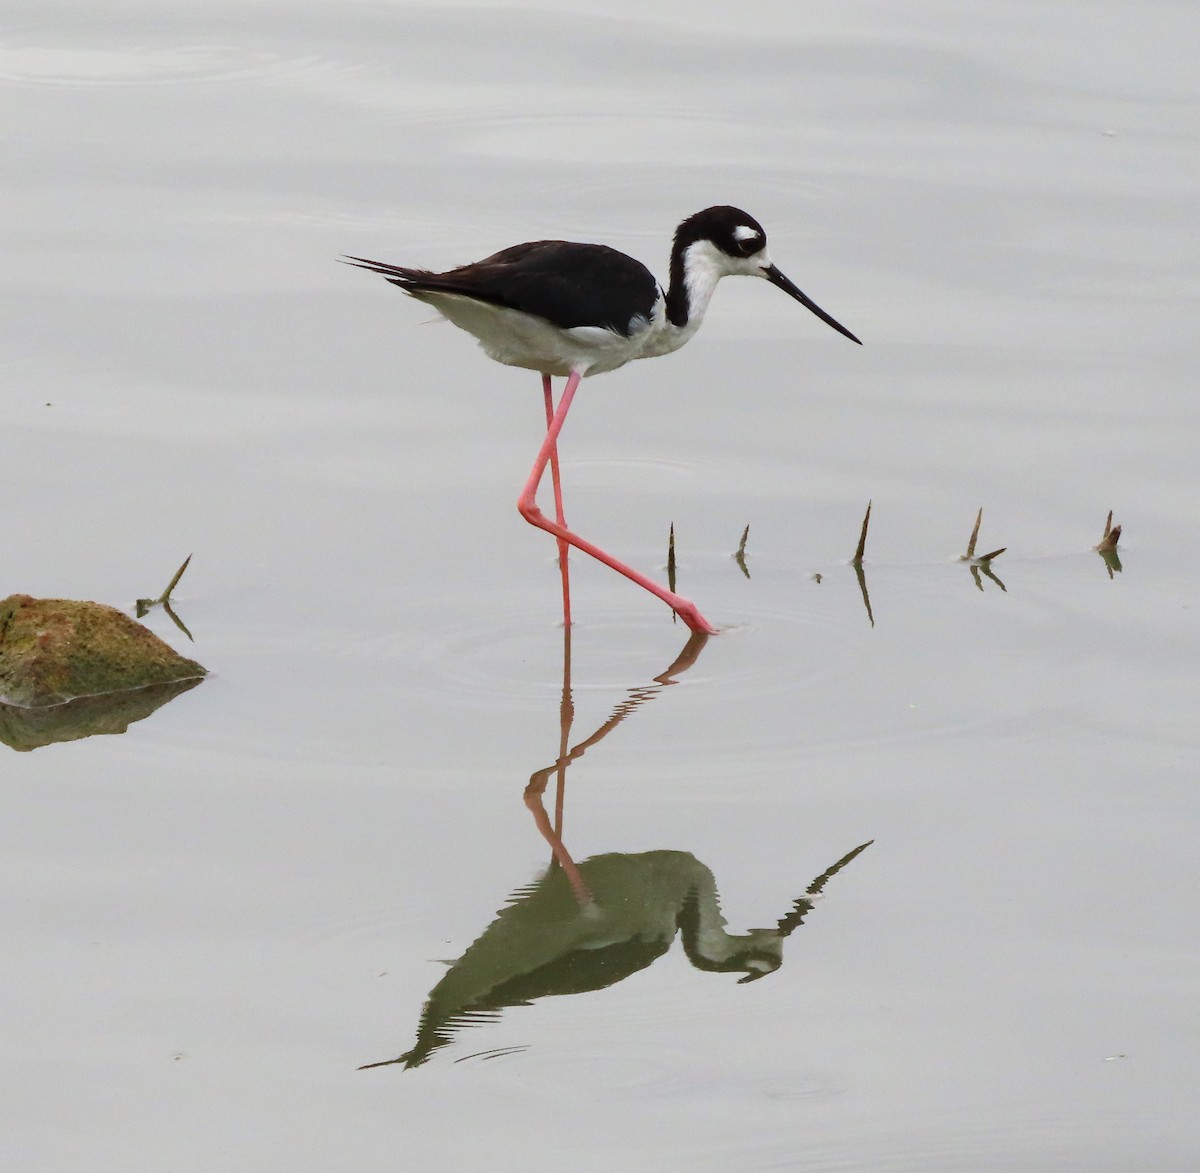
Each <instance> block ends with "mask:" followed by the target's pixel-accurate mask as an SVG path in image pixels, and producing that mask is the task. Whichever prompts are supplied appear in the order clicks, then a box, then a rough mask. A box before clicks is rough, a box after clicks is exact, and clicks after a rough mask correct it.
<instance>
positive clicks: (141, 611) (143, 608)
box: [136, 554, 196, 643]
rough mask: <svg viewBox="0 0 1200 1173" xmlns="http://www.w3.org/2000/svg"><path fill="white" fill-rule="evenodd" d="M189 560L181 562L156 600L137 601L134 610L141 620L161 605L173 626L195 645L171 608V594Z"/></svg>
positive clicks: (181, 621) (189, 633)
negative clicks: (135, 609) (153, 608)
mask: <svg viewBox="0 0 1200 1173" xmlns="http://www.w3.org/2000/svg"><path fill="white" fill-rule="evenodd" d="M191 560H192V556H191V554H189V555H188V556H187V557H186V558H185V559H184V560H183V564H182V565H181V566H180V567H179V569H178V570H177V571H175V574H174V577H173V578H172V579H171V581H170V582H169V583H167V589H166V590H165V591H163V593H162V594H161V595H159V597H158V598H157V599H138V600H137V604H136V608H137V617H138V618H139V619H141V618H142V617H143V616H145V615H146V614H147V612H149V611H150V609H151V608H152V607H157V606H159V605H160V604H161V606H162V609H163V610H164V611H165V612H166V613H167V614H168V615H169V616H170V617H171V621H172V622H173V623H174V624H175V626H176V627H178V628H179V630H180V631H182V632H183V634H184V635H186V636H187V637H188V639H190V640H192V642H193V643H195V642H196V641H195V640H194V639H192V633H191V632H190V631H188V629H187V628H186V627H185V626H184V624H183V620H182V619H180V618H179V616H178V615H176V614H175V612H174V610H173V609H172V607H171V592H172V591H173V590H174V589H175V588H176V587H177V586H178V585H179V580H180V579H181V578H182V577H183V572H184V571H185V570H186V569H187V568H188V563H189V562H191Z"/></svg>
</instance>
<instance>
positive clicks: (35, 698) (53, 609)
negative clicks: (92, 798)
mask: <svg viewBox="0 0 1200 1173" xmlns="http://www.w3.org/2000/svg"><path fill="white" fill-rule="evenodd" d="M205 675H207V670H206V669H205V668H204V667H202V666H201V665H200V664H197V663H196V661H195V660H189V659H187V658H186V657H185V656H181V655H180V654H179V653H178V652H176V651H175V650H174V648H172V647H170V646H169V645H168V644H165V643H164V642H163V641H162V640H161V639H159V638H158V636H156V635H155V634H154V632H152V631H151V630H150V629H149V628H147V627H143V626H142V625H141V624H140V623H138V622H137V621H136V620H133V619H130V618H129V616H128V615H126V614H125V613H124V612H122V611H118V610H117V609H116V608H115V607H106V606H104V604H103V603H88V602H80V601H77V600H75V599H34V598H31V597H30V596H29V595H9V597H8V598H7V599H2V600H0V703H4V704H7V705H15V706H19V707H21V708H42V707H44V706H47V705H61V704H65V703H66V702H67V701H72V700H75V699H76V698H77V697H91V696H104V695H107V694H109V693H117V692H125V691H128V690H129V689H135V688H145V687H146V686H147V685H151V684H173V683H175V682H177V681H181V680H199V679H200V678H201V677H203V676H205Z"/></svg>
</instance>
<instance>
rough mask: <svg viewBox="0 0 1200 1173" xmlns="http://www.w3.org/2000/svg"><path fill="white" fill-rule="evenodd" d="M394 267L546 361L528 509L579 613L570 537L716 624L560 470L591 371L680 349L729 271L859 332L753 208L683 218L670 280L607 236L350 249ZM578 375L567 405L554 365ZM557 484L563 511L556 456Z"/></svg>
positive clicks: (501, 342) (485, 340) (487, 344)
mask: <svg viewBox="0 0 1200 1173" xmlns="http://www.w3.org/2000/svg"><path fill="white" fill-rule="evenodd" d="M345 259H346V261H347V262H348V263H350V264H353V265H358V266H359V267H361V268H364V269H369V270H371V271H372V272H374V273H379V274H381V275H382V276H384V277H386V278H387V279H388V280H389V281H390V282H391V283H392V284H393V285H398V286H399V287H400V288H401V289H403V290H404V291H405V292H406V293H409V294H411V295H412V296H413V297H415V298H417V299H418V300H419V301H424V302H428V303H429V304H430V305H431V306H433V307H434V309H436V310H437V311H438V312H439V313H440V314H441V315H442V316H443V317H445V318H448V319H449V320H450V321H451V322H453V323H454V324H455V325H456V326H459V327H461V328H462V329H463V330H466V331H467V332H468V333H469V334H473V335H474V336H475V337H476V338H477V339H478V340H479V343H480V345H481V346H482V347H483V349H484V351H485V352H486V353H487V354H488V355H489V357H491V358H494V359H495V360H496V361H497V362H502V363H505V364H507V365H508V366H514V367H524V368H526V369H527V370H532V371H538V372H539V373H540V374H541V376H542V393H543V396H544V398H545V403H546V438H545V440H544V441H543V442H542V446H541V449H540V450H539V452H538V455H537V459H536V460H535V461H534V465H533V471H532V472H531V473H530V474H529V479H528V480H527V481H526V482H525V487H524V489H522V491H521V495H520V497H519V498H518V500H517V508H518V509H519V510H520V512H521V516H522V517H524V518H525V520H526V521H528V522H529V523H530V524H531V525H535V526H537V527H538V528H540V529H544V530H546V531H547V532H548V533H551V534H553V535H554V536H555V537H556V538H557V539H558V543H559V559H560V566H561V569H562V575H563V612H564V619H565V621H566V622H567V623H568V624H569V623H570V622H571V615H570V599H569V592H568V586H567V571H566V547H567V546H568V545H571V546H575V547H576V548H577V549H579V550H582V551H583V552H584V553H585V554H590V555H591V556H592V557H593V558H597V559H599V560H600V561H601V562H603V563H604V564H605V565H606V566H611V567H612V568H613V570H616V571H618V572H619V573H621V574H623V575H625V577H626V578H630V579H632V580H633V581H634V582H636V583H637V584H638V585H639V586H642V587H645V589H646V590H648V591H650V593H651V594H653V595H656V596H657V597H658V598H660V599H662V600H663V602H665V603H666V604H667V605H668V606H669V607H670V608H671V609H672V610H673V611H675V612H676V613H677V614H678V615H679V616H680V617H681V618H682V619H683V621H684V622H685V623H686V624H687V625H688V627H690V628H691V629H692V631H704V632H710V633H711V632H715V631H716V628H715V627H713V625H712V624H711V623H709V622H708V620H707V619H705V618H704V616H703V615H701V614H700V611H699V610H698V608H697V607H696V605H695V604H694V603H692V602H690V601H689V600H688V599H685V598H683V597H682V596H680V595H677V594H675V593H674V592H673V591H669V590H667V589H666V588H665V587H662V586H660V585H659V584H658V583H656V582H653V581H652V580H651V579H649V578H647V577H646V576H645V575H644V574H642V573H640V572H639V571H637V570H634V569H633V567H632V566H627V565H626V564H625V563H624V562H620V561H618V560H617V559H616V558H614V557H613V556H612V555H611V554H608V553H606V552H605V551H604V550H601V549H600V547H599V546H597V545H595V544H594V543H592V542H589V541H587V540H586V539H584V538H581V537H580V536H579V535H578V534H575V533H573V532H572V531H571V530H569V529H568V528H567V524H566V518H565V516H564V514H563V506H562V486H561V481H560V478H559V470H558V436H559V433H560V432H561V431H562V427H563V424H564V422H565V421H566V418H567V412H568V411H569V410H570V408H571V400H572V399H573V398H574V397H575V391H576V389H577V388H578V386H579V382H580V380H581V379H583V378H584V377H585V376H589V375H599V374H603V373H604V372H605V371H613V370H616V369H617V367H621V366H624V365H625V364H626V363H627V362H631V361H633V359H635V358H653V357H654V356H656V355H660V354H669V353H670V352H671V351H673V350H678V349H679V348H680V347H681V346H683V344H684V343H685V342H687V341H688V340H689V339H690V338H691V337H692V335H693V334H695V333H696V331H697V330H698V329H699V328H700V323H701V321H702V320H703V318H704V311H705V310H706V309H707V308H708V303H709V300H710V299H711V298H712V295H713V291H714V290H715V289H716V287H717V282H718V281H720V279H721V278H722V277H732V276H745V277H762V278H765V279H766V280H767V281H770V282H771V284H772V285H775V286H777V287H778V288H780V289H782V290H783V291H784V293H786V294H788V295H789V296H790V297H794V298H795V299H796V300H797V301H798V302H800V304H801V305H803V306H805V307H806V308H807V309H809V310H811V311H812V312H813V313H814V314H816V315H817V317H818V318H820V319H821V321H823V322H825V323H826V324H828V325H830V326H832V327H833V328H834V329H835V330H837V331H838V332H839V333H841V334H844V335H845V336H846V337H847V338H849V339H851V340H852V341H854V342H858V341H859V339H858V338H856V337H855V336H854V335H853V334H851V333H850V331H849V330H847V329H846V328H845V326H843V325H841V323H840V322H837V321H835V320H834V319H833V318H831V317H830V316H829V315H828V314H827V313H826V312H825V311H824V310H823V309H821V308H820V307H819V306H818V305H816V304H815V303H814V302H813V301H811V300H810V299H809V298H808V297H807V296H805V294H803V293H801V292H800V290H799V289H797V288H796V286H795V285H793V284H792V282H791V281H789V280H788V279H787V278H786V277H785V276H784V275H783V274H782V273H781V272H780V271H779V270H778V269H777V268H776V267H775V265H774V264H772V262H771V258H770V257H769V256H768V255H767V236H766V233H765V232H764V231H763V227H762V225H761V224H759V222H758V221H757V220H755V219H754V217H753V216H750V215H748V214H747V213H746V212H743V211H741V210H740V209H738V208H731V207H727V206H720V207H713V208H705V209H704V211H702V212H697V213H696V214H695V215H694V216H689V217H688V218H687V219H686V220H684V221H683V223H682V224H680V225H679V227H678V228H677V229H676V230H675V240H674V243H673V245H672V247H671V267H670V274H671V276H670V284H669V286H668V287H667V288H666V289H665V290H664V289H663V287H662V286H661V285H659V283H658V281H657V280H655V277H654V274H653V273H651V272H650V270H649V269H647V268H646V266H645V265H643V264H642V263H641V262H640V261H637V260H634V258H633V257H630V256H626V255H625V253H622V252H618V251H617V250H616V249H613V248H609V247H607V246H606V245H602V244H575V243H572V242H570V241H566V240H535V241H530V242H529V243H527V244H516V245H513V246H512V247H511V248H506V249H502V250H501V251H500V252H498V253H494V254H493V255H492V256H490V257H485V258H484V259H483V260H482V261H475V262H474V263H473V264H469V265H462V266H460V267H459V268H457V269H450V270H449V271H447V272H445V273H432V272H430V271H428V270H426V269H411V268H406V267H404V266H402V265H389V264H386V263H384V262H382V261H369V260H366V259H365V258H363V257H347V258H345ZM555 375H557V376H560V377H565V378H566V380H567V382H566V386H565V387H564V389H563V393H562V397H561V398H560V400H559V402H558V406H557V408H555V406H554V400H553V396H552V394H551V388H550V380H551V377H552V376H555ZM547 464H549V465H550V468H551V479H552V481H553V484H554V506H555V520H554V521H551V520H550V519H549V518H548V517H546V516H545V515H544V514H543V513H542V511H541V510H540V509H539V508H538V505H537V499H536V498H537V490H538V486H539V484H540V483H541V480H542V475H543V473H544V472H545V470H546V465H547Z"/></svg>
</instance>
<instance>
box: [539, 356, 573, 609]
mask: <svg viewBox="0 0 1200 1173" xmlns="http://www.w3.org/2000/svg"><path fill="white" fill-rule="evenodd" d="M542 395H543V396H544V397H545V400H546V427H547V428H549V427H550V425H551V424H552V423H553V422H554V396H553V395H552V394H551V392H550V376H549V375H543V376H542ZM550 479H551V481H553V483H554V518H555V520H556V521H557V522H558V524H559V525H561V526H562V527H563V529H566V528H567V518H566V515H565V514H564V513H563V501H562V479H561V478H560V477H559V475H558V444H557V443H556V444H555V445H554V447H553V448H552V449H551V450H550ZM558 570H559V574H561V575H562V603H563V626H564V627H570V626H571V578H570V572H569V570H568V569H567V543H566V542H565V541H564V540H563V539H562V538H559V539H558Z"/></svg>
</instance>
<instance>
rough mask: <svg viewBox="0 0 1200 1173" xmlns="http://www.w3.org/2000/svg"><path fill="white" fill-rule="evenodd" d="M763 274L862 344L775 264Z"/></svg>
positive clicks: (827, 321)
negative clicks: (801, 290)
mask: <svg viewBox="0 0 1200 1173" xmlns="http://www.w3.org/2000/svg"><path fill="white" fill-rule="evenodd" d="M763 276H764V277H766V279H767V280H768V281H770V283H771V284H772V285H777V286H778V287H779V288H780V289H782V290H783V292H784V293H786V294H787V295H788V296H789V297H794V298H795V299H796V300H797V301H798V302H799V303H800V304H801V305H802V306H804V308H805V309H807V310H812V312H813V313H814V314H816V315H817V317H818V318H820V319H821V321H822V322H824V323H825V325H827V326H832V327H833V328H834V329H835V330H836V331H837V332H838V333H839V334H845V335H846V337H847V338H849V339H850V341H851V342H857V343H858V344H859V346H861V345H862V339H860V338H855V336H854V335H853V334H851V333H850V331H849V330H847V329H846V327H845V326H843V325H842V323H841V322H839V321H838V320H837V319H836V318H831V317H830V316H829V315H828V314H827V313H826V312H825V311H824V310H823V309H822V308H821V307H820V306H819V305H817V303H816V302H815V301H813V300H812V299H811V298H810V297H807V296H805V295H804V294H803V293H801V292H800V290H799V289H797V288H796V287H795V286H794V285H793V284H792V283H791V282H790V281H789V280H788V279H787V278H786V277H785V276H784V275H783V274H782V273H781V272H780V271H779V270H778V269H777V268H775V266H774V265H772V266H771V267H770V268H768V269H764V270H763Z"/></svg>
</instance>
